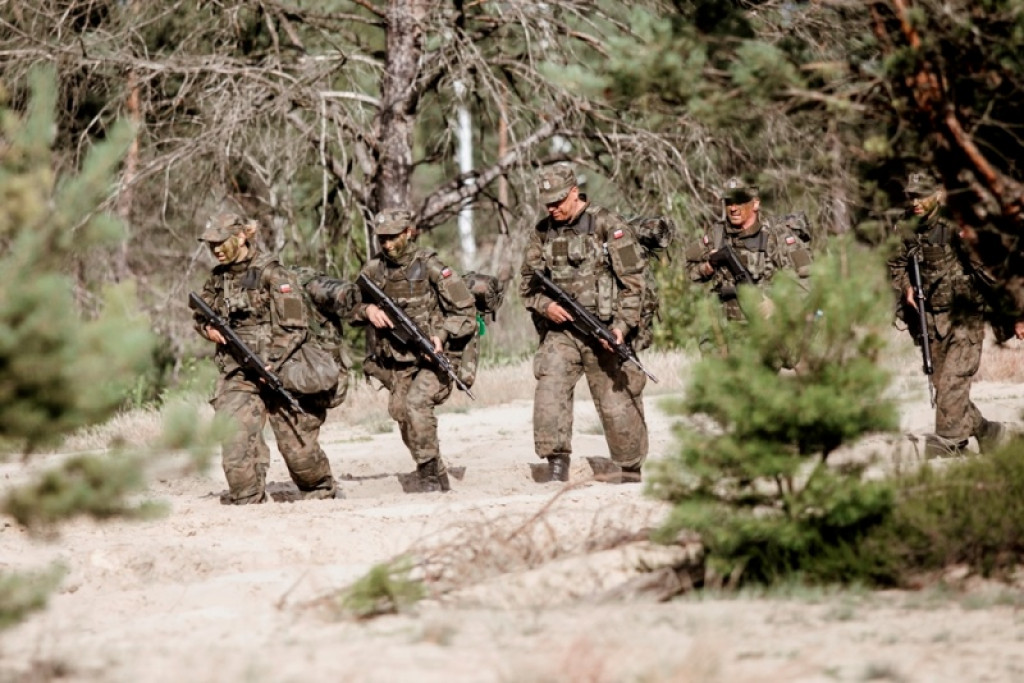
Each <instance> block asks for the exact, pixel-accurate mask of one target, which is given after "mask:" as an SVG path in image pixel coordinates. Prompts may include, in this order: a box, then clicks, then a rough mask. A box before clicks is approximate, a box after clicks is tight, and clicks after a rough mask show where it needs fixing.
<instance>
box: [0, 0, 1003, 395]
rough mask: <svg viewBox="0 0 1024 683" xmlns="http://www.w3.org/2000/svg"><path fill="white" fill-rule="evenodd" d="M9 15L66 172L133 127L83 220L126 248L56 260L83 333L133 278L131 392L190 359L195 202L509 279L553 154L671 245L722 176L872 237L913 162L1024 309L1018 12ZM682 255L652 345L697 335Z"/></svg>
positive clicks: (556, 7)
mask: <svg viewBox="0 0 1024 683" xmlns="http://www.w3.org/2000/svg"><path fill="white" fill-rule="evenodd" d="M0 17H2V21H3V25H4V29H5V30H4V31H3V36H4V37H2V38H0V67H2V79H3V84H4V89H5V98H6V101H7V102H8V105H9V106H10V107H11V108H12V109H14V110H23V109H24V107H25V106H26V102H27V98H28V93H29V88H28V78H27V76H28V74H29V72H30V71H31V69H32V68H34V67H37V66H40V65H45V66H47V67H49V68H50V69H51V70H52V71H53V72H54V73H55V74H56V81H57V88H58V93H57V96H56V102H55V104H56V111H57V120H56V135H55V138H54V141H53V151H54V166H55V172H56V175H57V176H58V177H60V176H62V175H64V174H67V173H71V172H74V171H76V170H77V169H79V168H81V166H82V164H83V160H84V158H85V156H86V154H87V153H88V152H89V151H90V150H91V149H92V148H93V147H94V146H95V145H96V143H97V142H99V141H103V140H105V139H107V138H108V137H109V136H110V134H111V131H112V129H113V127H114V126H115V123H116V122H117V121H127V122H129V123H130V124H131V126H132V127H133V130H134V132H135V135H134V137H133V139H132V141H131V143H130V145H129V147H128V148H127V150H126V151H125V152H124V156H123V162H122V163H121V164H120V166H119V169H118V182H117V185H116V187H114V188H113V189H112V192H111V193H110V194H109V195H108V196H106V197H105V198H104V201H103V203H102V204H101V205H100V207H99V209H105V210H109V211H111V212H113V213H115V214H116V215H117V216H118V217H119V218H120V219H121V221H122V223H123V225H124V227H125V229H124V232H123V234H122V235H121V237H120V239H119V240H118V242H117V244H116V245H114V247H113V248H107V249H102V250H92V249H85V248H83V249H73V250H71V251H70V252H69V254H68V261H67V263H66V268H67V272H68V273H71V274H73V277H74V285H75V298H76V301H77V302H78V304H79V306H80V307H81V309H82V310H83V311H84V312H85V313H86V315H94V314H95V313H96V312H97V310H98V309H99V307H100V301H101V295H100V292H102V290H103V288H104V286H106V285H107V284H109V283H111V282H122V281H128V280H131V281H133V282H135V283H136V287H137V291H136V296H137V299H138V302H139V307H140V309H141V310H142V311H144V312H145V314H146V315H147V316H148V317H149V318H150V320H151V321H152V328H153V330H154V331H155V332H156V333H157V334H158V336H159V337H160V340H161V343H159V344H158V345H157V346H156V348H157V349H158V351H157V357H156V358H155V359H154V360H155V368H156V371H155V372H156V373H157V374H155V375H153V376H151V377H149V378H148V380H147V382H146V383H145V384H144V385H141V386H139V387H138V389H137V392H136V394H137V397H138V398H139V399H141V400H151V399H155V398H156V397H157V396H159V394H160V393H161V391H162V390H163V388H165V387H166V386H167V385H168V384H170V383H173V382H176V381H179V380H180V379H181V377H180V375H181V370H182V367H183V364H185V363H187V362H188V360H189V359H191V358H194V357H195V356H196V354H197V353H198V352H200V351H202V350H204V346H203V345H202V344H200V342H199V340H198V339H197V338H196V336H195V335H194V334H193V333H192V331H191V329H190V316H189V314H188V311H187V308H186V299H187V292H188V290H189V289H191V288H194V287H196V285H197V283H199V282H201V281H202V279H203V277H204V276H205V273H206V272H207V269H208V267H209V265H210V261H209V260H208V257H207V255H206V254H205V253H204V252H203V250H202V249H200V248H199V245H198V244H197V242H196V241H195V238H196V236H197V234H198V232H199V226H200V225H202V224H203V223H204V222H205V220H206V218H207V217H208V216H209V215H210V214H211V213H212V212H214V211H218V210H236V211H240V212H243V213H245V214H247V215H251V216H253V217H255V218H258V219H259V220H260V223H261V225H262V226H263V231H264V232H263V238H264V240H265V241H266V242H267V243H268V245H269V246H271V247H272V248H274V249H276V250H278V251H280V252H281V253H282V254H283V255H284V257H285V258H286V260H287V261H289V262H292V263H297V264H304V265H313V266H316V267H318V268H320V269H323V270H325V271H327V272H329V273H330V274H333V275H337V276H339V277H342V278H351V277H352V276H353V275H354V273H355V272H357V269H358V268H359V267H360V265H361V264H362V263H363V262H364V261H365V259H366V258H367V246H366V245H367V230H366V225H367V219H368V218H369V217H371V216H372V215H373V214H374V213H375V212H376V211H378V210H380V209H382V208H388V207H395V206H408V207H411V208H413V209H414V210H415V211H416V212H417V214H418V217H419V218H418V221H419V225H420V227H421V228H423V229H425V230H427V231H429V232H430V236H429V237H428V238H426V239H425V241H426V242H429V243H430V244H431V245H432V246H434V247H435V248H437V249H439V250H440V251H441V253H442V254H443V255H445V256H446V257H447V258H449V259H451V260H452V261H453V262H458V263H459V264H460V265H461V267H462V268H463V269H464V270H466V269H470V268H480V269H483V270H486V271H488V272H492V273H499V272H500V273H502V274H504V275H506V276H507V275H508V274H510V269H513V270H514V269H515V268H517V266H518V261H519V258H520V254H521V248H520V247H521V245H522V243H523V239H524V237H525V235H526V234H527V232H528V230H529V228H530V227H531V226H532V225H533V224H534V223H535V222H536V221H537V220H538V219H539V217H540V216H541V209H542V207H540V206H539V204H538V201H537V198H536V195H535V188H534V186H533V185H534V184H533V182H532V177H533V171H534V170H535V169H536V168H537V167H538V166H541V165H544V164H549V163H552V162H555V161H570V162H573V163H574V164H575V165H576V167H577V168H578V171H579V174H580V176H581V180H582V181H583V182H584V185H585V189H586V190H587V192H588V194H589V196H590V197H591V199H592V200H594V201H595V202H597V203H600V204H603V205H606V206H609V207H610V208H613V209H615V210H617V211H619V212H620V213H622V214H624V215H627V216H635V215H652V214H664V215H668V216H671V217H673V218H674V219H675V220H676V221H677V223H678V224H679V225H680V226H682V229H683V237H682V238H681V239H680V240H678V241H677V251H678V250H681V248H682V247H681V245H682V244H684V243H685V242H686V241H687V239H690V238H692V237H693V236H695V235H696V234H699V231H700V230H702V229H703V228H704V227H705V226H706V225H707V223H708V222H709V221H711V220H713V219H714V218H715V216H717V215H718V214H719V213H720V211H721V206H720V203H719V201H718V196H717V191H718V188H720V187H721V185H722V183H723V182H724V180H725V178H727V177H729V176H732V175H740V176H743V177H745V178H747V179H748V180H749V181H750V182H753V183H756V184H757V185H758V186H759V187H760V188H761V191H762V194H763V197H764V205H765V208H766V211H768V212H774V213H789V212H791V211H805V212H807V213H808V215H809V216H810V218H811V223H812V226H813V228H814V231H815V243H816V246H817V248H819V249H825V248H827V246H828V244H829V241H830V239H831V237H832V236H834V235H838V234H844V233H851V232H852V233H855V234H856V235H857V236H858V237H859V238H860V239H861V240H862V241H864V242H865V243H868V244H873V245H877V244H880V243H882V241H883V240H884V236H885V230H884V228H886V227H888V226H889V225H890V224H891V223H892V220H893V218H894V217H895V216H898V215H899V207H901V206H902V192H901V183H902V180H903V178H905V176H906V172H907V171H908V170H911V169H918V168H926V169H932V170H933V171H935V172H937V173H938V174H939V175H940V176H941V177H942V180H943V181H944V182H945V184H946V185H947V187H948V188H949V190H950V195H951V197H952V198H953V201H952V204H953V209H954V212H955V213H956V215H957V217H958V218H959V219H960V220H961V221H963V222H964V223H965V224H967V225H969V226H974V227H977V228H978V229H980V230H982V231H983V232H984V231H988V232H987V233H986V234H991V235H993V236H994V239H993V240H992V241H991V242H989V241H985V240H983V244H984V246H985V248H986V249H987V251H985V253H984V257H985V259H986V262H988V263H990V264H991V265H992V267H993V270H994V271H996V272H997V274H998V275H999V276H1000V277H1002V278H1003V279H1005V280H1007V281H1009V282H1011V287H1010V289H1009V290H1008V291H1009V293H1010V300H1011V301H1012V302H1013V303H1014V305H1018V304H1019V301H1020V299H1021V297H1020V295H1019V294H1018V293H1017V284H1016V280H1015V279H1014V278H1015V276H1013V275H1011V273H1012V272H1013V264H1014V263H1015V262H1016V261H1015V259H1016V258H1017V256H1016V247H1015V245H1013V244H1010V243H1009V242H1008V241H1006V240H1002V239H999V238H1000V237H1001V236H1004V235H1005V236H1007V237H1008V238H1009V237H1015V236H1016V228H1017V225H1016V223H1015V221H1016V216H1017V213H1018V208H1019V202H1020V196H1021V193H1020V187H1019V185H1018V184H1017V182H1016V181H1015V178H1016V177H1017V176H1018V175H1019V174H1017V173H1016V170H1017V169H1016V167H1015V164H1016V163H1017V161H1016V160H1017V159H1018V158H1019V157H1020V155H1019V154H1017V151H1019V147H1020V140H1019V139H1018V138H1017V136H1016V130H1017V127H1018V124H1017V123H1016V121H1018V120H1019V117H1018V116H1017V115H1016V114H1017V109H1016V107H1018V104H1017V100H1018V99H1019V98H1017V97H1016V96H1015V94H1016V88H1017V86H1018V83H1019V79H1020V73H1019V66H1020V65H1019V60H1018V58H1017V57H1016V53H1015V52H1014V44H1013V42H1012V40H1013V39H1014V37H1015V36H1017V35H1018V33H1019V32H1020V21H1021V19H1020V7H1019V3H1015V2H988V3H981V4H978V3H954V4H952V5H950V4H948V3H931V2H916V3H906V2H902V1H900V2H726V3H720V2H676V3H667V2H646V1H645V2H636V3H615V2H607V3H605V2H544V3H534V2H451V3H448V2H436V1H435V2H428V1H426V0H415V1H414V0H405V1H398V0H395V1H392V2H369V1H358V2H342V1H338V0H335V1H326V0H325V1H321V2H309V1H306V2H293V3H286V2H277V1H268V2H263V1H258V2H253V1H245V2H242V1H239V2H231V1H216V2H188V1H184V0H182V1H180V2H167V3H146V2H141V1H137V0H136V1H127V0H126V1H114V0H110V1H103V0H76V1H66V0H65V1H56V0H54V1H47V0H40V1H39V2H33V3H15V2H3V3H0ZM1007 36H1009V37H1010V38H1009V42H1007ZM460 122H462V123H461V124H460ZM467 132H468V134H469V135H468V137H467V136H466V135H465V134H466V133H467ZM460 135H462V136H463V137H462V138H461V142H460ZM112 153H116V152H112ZM460 154H461V155H462V157H461V162H460ZM466 155H471V156H469V158H468V159H467V158H466ZM894 207H895V208H894ZM460 211H461V212H463V216H464V218H463V221H464V222H463V223H461V224H460V220H459V218H458V214H459V212H460ZM88 218H89V215H82V216H81V217H80V219H79V220H80V222H85V221H86V220H87V219H88ZM467 219H468V220H467ZM74 228H75V226H74V225H72V231H73V230H74ZM1004 242H1005V243H1004ZM672 256H674V255H671V254H670V255H669V258H668V259H666V261H670V260H671V257H672ZM674 264H675V265H674V266H671V267H668V268H663V269H662V274H661V277H662V280H663V281H664V286H665V287H667V288H668V290H669V294H668V295H667V296H666V299H671V300H672V301H674V302H676V303H677V305H676V306H675V307H673V309H672V310H668V311H665V318H666V320H665V322H664V324H662V325H661V327H660V331H661V333H660V335H659V342H660V343H661V345H671V344H680V343H684V340H686V339H689V338H692V337H693V335H692V334H690V333H689V332H690V331H689V330H686V329H685V327H686V325H687V321H689V320H691V319H693V317H694V316H693V309H692V305H691V303H689V302H692V301H693V300H694V298H695V297H694V295H692V294H691V293H690V292H689V290H688V287H687V283H686V282H685V278H684V277H683V276H682V272H681V271H682V269H681V268H679V267H677V266H678V264H679V260H678V258H676V259H675V261H674ZM518 308H519V307H517V306H516V305H514V304H512V305H509V306H507V307H506V310H505V311H503V313H504V314H506V315H511V316H516V314H517V313H519V311H518ZM512 319H513V320H516V318H515V317H513V318H512ZM524 320H525V319H522V318H521V319H519V320H518V322H523V321H524ZM528 327H529V326H528V325H518V324H509V325H504V326H502V333H505V331H513V330H518V329H519V328H523V329H524V332H523V333H522V335H521V336H520V337H519V338H511V339H509V338H492V340H491V341H490V342H489V344H488V348H489V352H490V354H491V355H492V357H493V356H496V355H503V354H511V355H513V356H516V355H521V354H523V353H525V352H526V350H527V347H528V344H529V340H530V337H529V330H528ZM353 341H355V342H356V343H359V342H358V340H356V339H353ZM206 351H208V350H206ZM357 355H358V354H357Z"/></svg>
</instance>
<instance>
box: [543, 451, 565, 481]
mask: <svg viewBox="0 0 1024 683" xmlns="http://www.w3.org/2000/svg"><path fill="white" fill-rule="evenodd" d="M569 464H570V458H569V456H568V455H552V456H549V457H548V471H549V472H550V473H551V481H569Z"/></svg>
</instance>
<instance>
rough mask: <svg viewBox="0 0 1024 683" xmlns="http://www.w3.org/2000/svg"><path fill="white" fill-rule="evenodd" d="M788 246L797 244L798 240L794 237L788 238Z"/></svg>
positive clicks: (789, 236) (788, 236)
mask: <svg viewBox="0 0 1024 683" xmlns="http://www.w3.org/2000/svg"><path fill="white" fill-rule="evenodd" d="M786 244H796V238H795V237H793V236H792V235H787V236H786Z"/></svg>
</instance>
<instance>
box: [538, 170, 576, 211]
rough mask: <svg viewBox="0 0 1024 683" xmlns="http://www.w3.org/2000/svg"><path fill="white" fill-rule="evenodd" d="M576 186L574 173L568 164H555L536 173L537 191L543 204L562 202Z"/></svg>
mask: <svg viewBox="0 0 1024 683" xmlns="http://www.w3.org/2000/svg"><path fill="white" fill-rule="evenodd" d="M578 184H579V183H578V181H577V180H576V171H574V170H573V168H572V166H570V165H569V164H555V165H554V166H550V167H548V168H542V169H540V171H538V172H537V189H538V190H539V192H540V201H541V203H543V204H554V203H556V202H560V201H562V200H563V199H565V198H566V197H568V196H569V192H570V191H571V190H572V188H574V187H576V186H577V185H578Z"/></svg>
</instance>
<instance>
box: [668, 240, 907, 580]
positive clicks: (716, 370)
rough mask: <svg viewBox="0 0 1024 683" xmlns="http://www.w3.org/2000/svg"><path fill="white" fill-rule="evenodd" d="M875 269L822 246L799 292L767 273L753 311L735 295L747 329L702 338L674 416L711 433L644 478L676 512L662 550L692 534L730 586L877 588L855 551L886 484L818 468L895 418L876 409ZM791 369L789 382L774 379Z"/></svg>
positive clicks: (879, 390) (694, 435)
mask: <svg viewBox="0 0 1024 683" xmlns="http://www.w3.org/2000/svg"><path fill="white" fill-rule="evenodd" d="M880 265H881V264H880V263H879V262H878V258H877V256H876V255H875V254H872V253H870V252H867V251H864V250H862V249H859V248H857V247H855V246H853V245H851V244H848V243H842V244H839V245H836V247H835V248H834V249H833V251H832V253H831V254H829V255H827V256H826V257H825V258H824V259H822V260H820V261H819V262H818V263H817V264H816V265H815V267H814V273H813V275H812V277H811V279H810V284H809V291H806V292H805V291H803V288H804V286H805V285H804V284H802V283H798V282H797V281H796V280H795V279H793V278H791V277H788V276H787V275H786V274H780V275H779V276H777V277H776V280H775V283H774V285H773V288H772V291H771V292H770V294H769V297H770V301H771V302H772V305H771V308H772V309H773V310H772V311H771V312H770V313H767V312H766V308H765V305H764V304H763V302H762V299H761V294H760V293H759V292H758V291H757V290H749V291H744V290H745V288H744V289H743V290H741V292H740V295H741V303H742V305H743V307H744V310H746V311H749V312H751V313H750V314H749V315H748V319H749V320H748V322H747V323H746V324H727V325H719V326H718V327H717V329H712V330H709V331H708V332H707V333H706V334H707V335H708V336H709V337H711V338H714V339H717V340H718V342H717V348H716V350H715V351H714V353H712V354H709V355H707V356H706V357H705V358H704V359H703V360H702V361H701V362H700V363H699V364H697V366H696V367H695V368H694V372H693V376H692V379H691V382H690V385H689V388H688V392H687V396H686V398H685V400H684V401H683V402H682V403H681V404H680V405H678V406H676V408H675V409H676V410H677V411H679V412H682V413H686V414H704V415H707V416H709V417H710V418H712V419H713V421H714V423H715V424H716V425H717V429H715V430H713V431H710V432H696V431H684V430H680V431H679V437H680V440H681V442H682V447H681V450H680V453H679V455H678V456H676V457H674V458H671V459H669V460H668V461H667V462H666V463H665V464H664V466H662V467H661V468H660V469H659V470H657V471H656V472H655V476H654V478H653V486H652V490H653V491H654V493H655V494H656V495H660V496H661V497H663V498H665V499H667V500H670V501H672V502H674V503H675V504H676V506H675V508H674V510H673V513H672V515H671V517H670V519H669V521H668V522H667V524H666V525H665V527H664V528H663V529H662V530H661V536H662V538H673V537H674V536H675V535H676V533H677V532H678V531H679V530H680V529H682V528H687V529H693V530H695V531H697V532H699V533H700V534H701V537H702V540H703V542H704V544H705V547H706V551H707V556H708V561H709V563H710V565H711V566H712V568H713V569H715V570H717V571H718V572H720V573H721V574H722V575H723V576H726V577H730V578H731V580H732V581H758V582H766V583H770V582H773V581H775V580H777V579H779V578H781V577H785V576H788V575H791V574H794V573H797V574H800V575H802V576H804V577H806V578H807V579H809V580H814V581H819V580H820V581H832V580H841V581H852V580H858V579H866V580H869V581H886V580H890V579H891V576H892V572H893V569H892V567H890V566H889V563H888V561H887V560H885V558H878V557H875V556H863V557H862V556H861V554H860V547H861V544H862V543H863V541H864V540H865V539H866V538H867V536H868V535H869V534H870V533H871V531H872V530H873V529H875V528H876V527H878V526H879V525H880V524H882V523H883V522H884V521H885V520H886V519H887V518H888V516H889V515H890V514H891V512H892V508H893V505H894V501H895V496H894V494H893V490H892V484H891V483H887V482H865V481H864V480H863V473H864V469H865V467H864V466H863V465H862V466H847V467H842V468H837V467H834V466H831V464H830V463H829V462H828V458H829V455H830V454H831V453H832V452H833V451H834V450H835V449H836V448H838V447H839V446H840V445H841V444H843V443H847V442H849V441H851V440H853V439H856V438H857V437H859V436H861V435H863V434H865V433H867V432H873V431H883V430H891V429H894V428H895V427H896V426H897V417H898V412H897V410H896V409H895V406H894V405H893V404H892V403H891V401H889V400H887V399H884V398H880V397H882V396H883V394H884V390H885V388H886V386H887V383H888V380H889V378H888V374H887V372H886V371H885V370H884V368H883V367H882V366H881V364H880V363H879V359H880V354H881V352H882V350H883V348H884V339H885V329H886V327H887V325H888V305H887V304H888V301H889V294H888V291H887V290H886V287H887V280H886V278H885V277H884V276H883V275H882V273H881V272H880ZM759 311H760V312H759ZM796 360H799V363H797V364H796V365H797V368H798V370H797V371H796V372H789V371H783V372H780V371H779V368H780V367H781V366H784V365H793V364H794V361H796Z"/></svg>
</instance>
